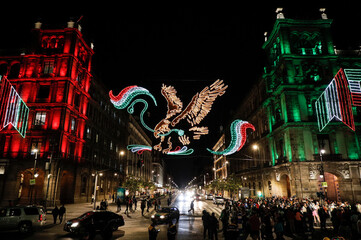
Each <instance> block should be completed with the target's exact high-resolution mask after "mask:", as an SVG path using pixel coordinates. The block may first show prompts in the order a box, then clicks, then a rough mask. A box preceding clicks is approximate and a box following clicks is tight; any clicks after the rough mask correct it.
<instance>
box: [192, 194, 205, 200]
mask: <svg viewBox="0 0 361 240" xmlns="http://www.w3.org/2000/svg"><path fill="white" fill-rule="evenodd" d="M202 199H203V198H202V195H199V194H196V195H194V200H196V201H200V200H202Z"/></svg>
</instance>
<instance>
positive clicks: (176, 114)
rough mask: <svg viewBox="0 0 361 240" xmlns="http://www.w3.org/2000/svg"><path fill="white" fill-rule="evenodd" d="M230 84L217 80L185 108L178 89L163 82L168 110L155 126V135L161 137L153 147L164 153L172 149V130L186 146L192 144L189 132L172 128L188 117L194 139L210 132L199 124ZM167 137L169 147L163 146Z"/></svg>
mask: <svg viewBox="0 0 361 240" xmlns="http://www.w3.org/2000/svg"><path fill="white" fill-rule="evenodd" d="M227 87H228V86H225V85H224V83H223V81H222V80H217V81H215V82H214V83H213V84H212V85H210V86H207V87H205V88H204V89H203V90H202V91H201V92H199V93H196V94H195V95H194V96H193V98H192V100H191V101H190V103H189V104H188V105H187V107H186V108H185V109H183V103H182V101H181V100H180V99H179V98H178V97H177V91H176V90H175V89H174V87H172V86H166V85H164V84H163V86H162V90H161V93H162V95H163V96H164V98H165V99H166V101H167V104H168V111H167V114H166V116H165V118H164V119H162V120H161V121H160V122H159V123H158V124H157V125H156V126H155V128H154V137H155V138H160V143H159V144H157V145H155V146H154V147H153V148H154V149H155V150H158V151H163V153H168V152H169V151H172V148H173V146H172V141H171V136H169V135H168V133H170V132H171V131H175V132H177V133H178V140H179V142H181V143H182V144H183V145H184V146H186V145H189V144H190V139H189V137H190V136H188V134H185V132H184V131H183V130H179V129H172V127H176V125H178V123H179V122H180V121H181V120H183V119H186V121H187V122H188V126H189V128H188V133H189V134H192V135H193V139H195V140H198V139H200V137H201V135H207V134H208V127H205V126H199V124H200V123H201V122H202V120H203V119H204V118H205V117H206V116H207V114H208V113H209V112H210V111H211V108H212V105H213V102H214V101H215V100H216V98H217V97H218V96H222V95H223V94H224V93H225V92H226V89H227ZM166 137H168V139H167V148H162V144H163V142H164V141H165V139H166Z"/></svg>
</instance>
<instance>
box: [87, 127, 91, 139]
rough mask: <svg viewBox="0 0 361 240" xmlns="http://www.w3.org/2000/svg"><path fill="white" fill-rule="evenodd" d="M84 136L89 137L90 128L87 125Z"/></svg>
mask: <svg viewBox="0 0 361 240" xmlns="http://www.w3.org/2000/svg"><path fill="white" fill-rule="evenodd" d="M86 137H87V138H88V139H90V138H91V130H90V128H89V127H88V128H87V129H86Z"/></svg>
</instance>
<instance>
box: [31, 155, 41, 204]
mask: <svg viewBox="0 0 361 240" xmlns="http://www.w3.org/2000/svg"><path fill="white" fill-rule="evenodd" d="M38 151H39V150H38V149H37V148H34V149H33V150H31V152H32V153H33V154H35V157H34V168H33V177H34V179H33V180H32V181H34V182H32V183H31V185H32V186H33V187H32V188H31V195H30V204H31V203H33V191H34V185H35V178H37V177H38V176H39V174H38V173H37V172H36V161H37V159H38ZM35 198H36V196H35Z"/></svg>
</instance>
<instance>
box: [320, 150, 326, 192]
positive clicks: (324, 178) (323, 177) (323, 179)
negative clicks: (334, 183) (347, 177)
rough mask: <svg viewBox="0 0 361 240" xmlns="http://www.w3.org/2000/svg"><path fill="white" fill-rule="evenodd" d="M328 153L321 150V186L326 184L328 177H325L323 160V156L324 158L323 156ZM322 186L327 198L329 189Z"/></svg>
mask: <svg viewBox="0 0 361 240" xmlns="http://www.w3.org/2000/svg"><path fill="white" fill-rule="evenodd" d="M325 153H326V150H325V149H321V150H320V162H321V166H320V178H321V181H322V182H321V184H323V182H326V176H325V171H324V169H323V161H322V160H323V159H322V156H323V154H325ZM321 186H322V188H323V189H324V193H325V196H324V197H325V198H327V187H326V186H323V185H321Z"/></svg>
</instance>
